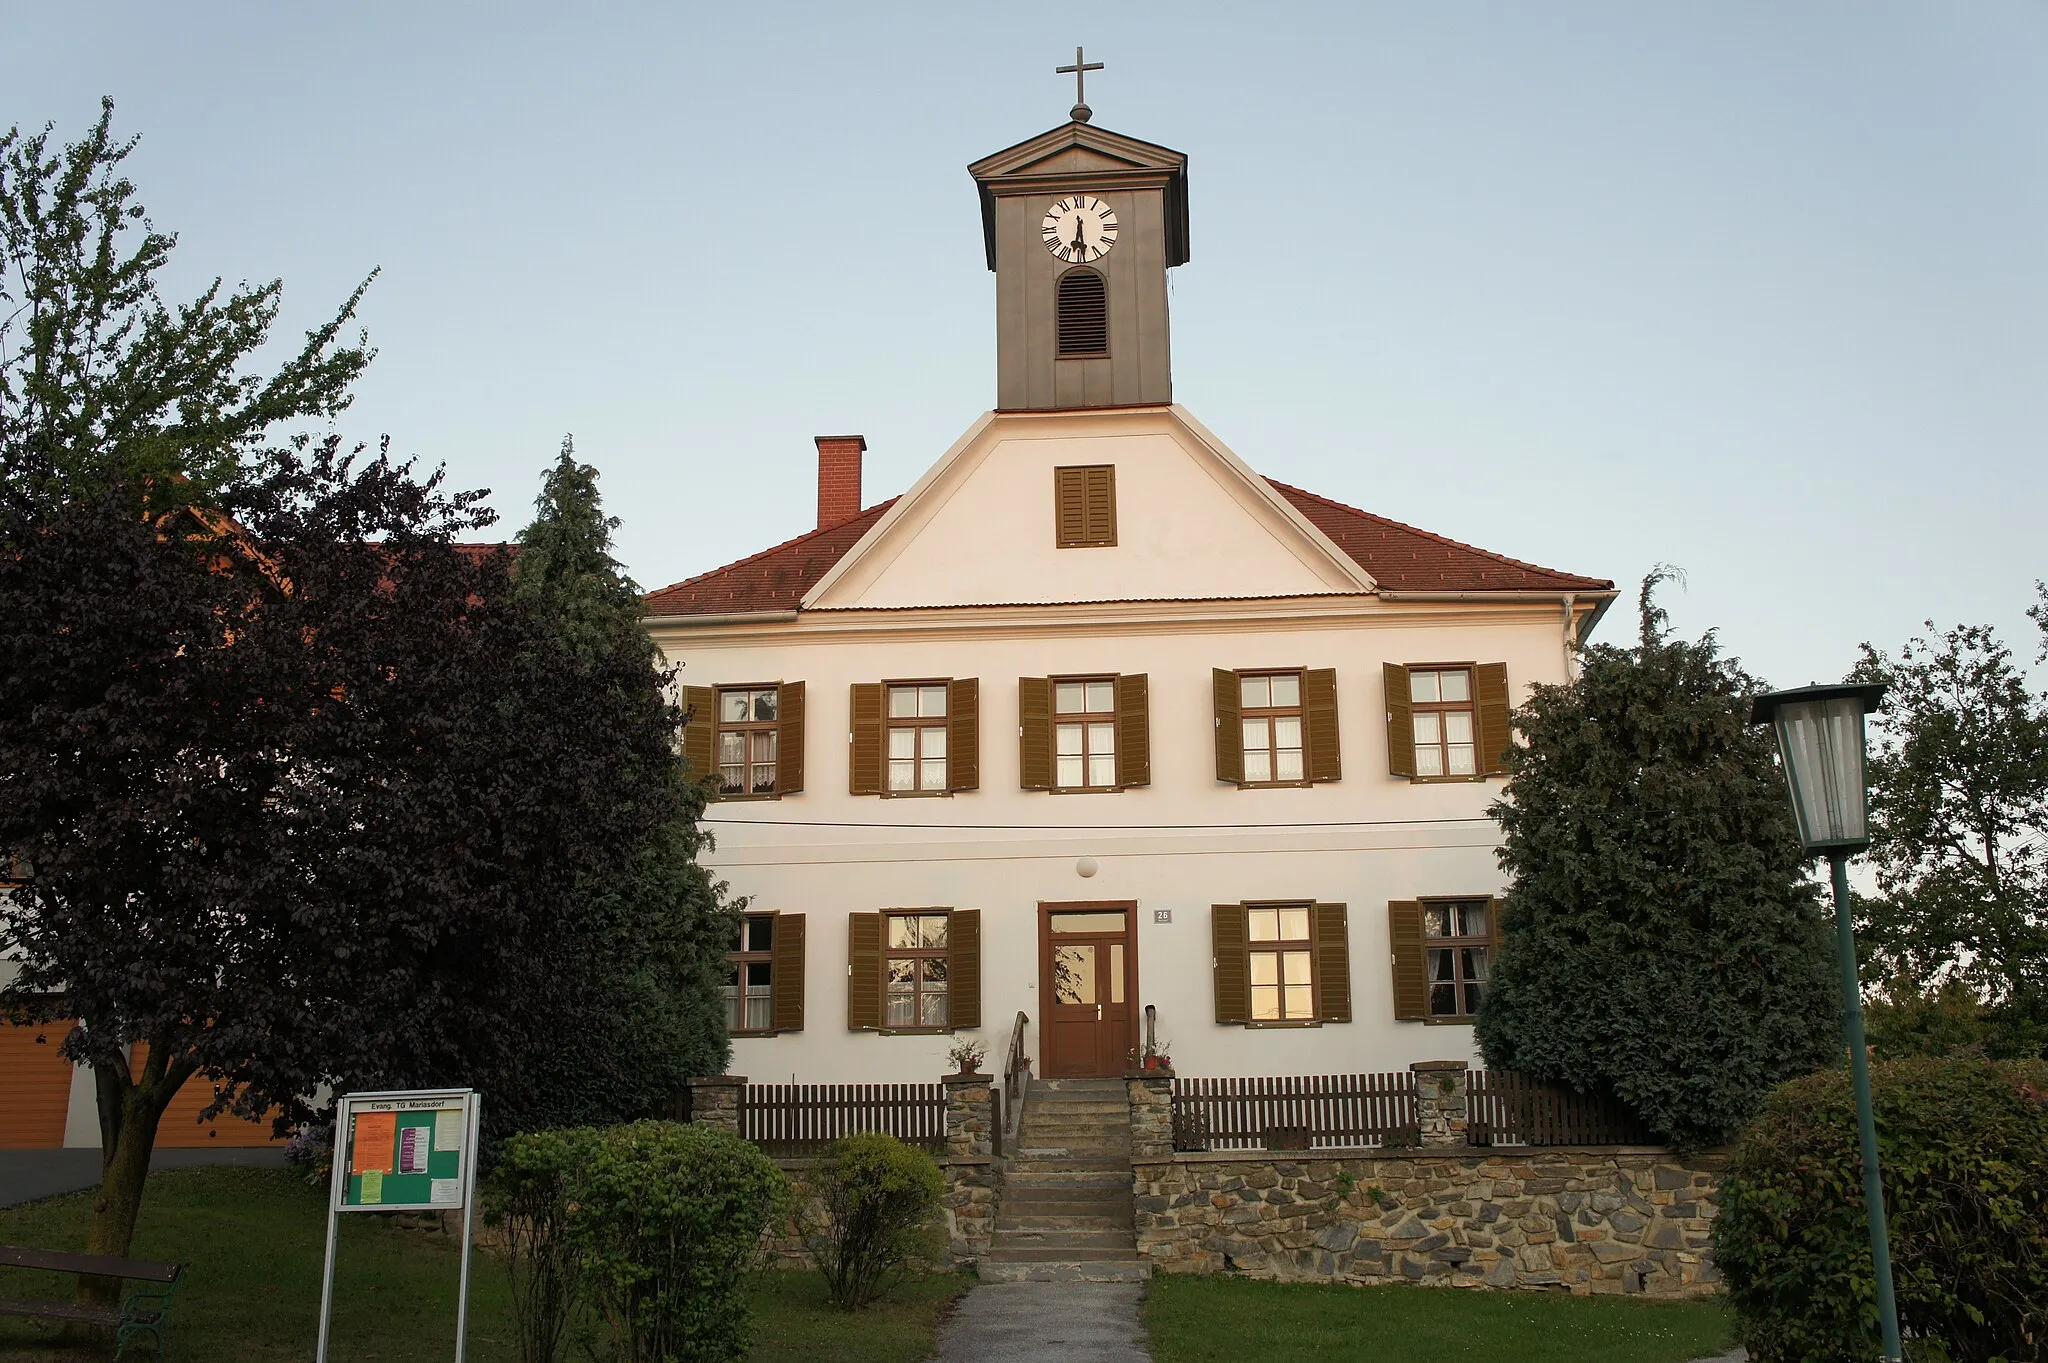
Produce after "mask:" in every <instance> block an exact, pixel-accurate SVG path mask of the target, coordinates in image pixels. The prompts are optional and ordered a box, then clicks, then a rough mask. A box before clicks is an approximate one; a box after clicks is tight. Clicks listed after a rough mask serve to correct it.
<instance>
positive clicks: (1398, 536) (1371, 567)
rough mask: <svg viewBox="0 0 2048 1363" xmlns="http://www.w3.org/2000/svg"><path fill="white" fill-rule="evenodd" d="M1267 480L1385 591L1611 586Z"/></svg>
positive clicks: (1568, 589)
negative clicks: (1540, 566) (1473, 545)
mask: <svg viewBox="0 0 2048 1363" xmlns="http://www.w3.org/2000/svg"><path fill="white" fill-rule="evenodd" d="M1266 482H1267V483H1268V484H1270V485H1271V487H1272V489H1273V490H1274V491H1275V492H1277V493H1279V494H1280V495H1281V496H1282V497H1285V498H1286V499H1287V500H1288V501H1290V502H1292V503H1293V504H1294V509H1295V510H1296V511H1299V512H1300V513H1301V514H1302V516H1303V517H1304V518H1306V519H1307V521H1308V523H1309V524H1310V525H1313V526H1314V527H1315V528H1316V529H1318V530H1320V531H1322V532H1323V533H1324V534H1325V535H1328V536H1329V537H1330V542H1331V543H1332V544H1334V545H1336V546H1337V547H1338V548H1339V549H1342V550H1343V551H1344V552H1345V553H1346V554H1349V555H1350V556H1351V558H1352V560H1353V561H1354V562H1355V563H1357V564H1358V566H1359V567H1361V568H1363V569H1365V570H1366V571H1367V572H1368V573H1371V574H1372V578H1373V581H1375V582H1377V583H1379V584H1380V586H1381V587H1383V588H1385V589H1386V590H1387V591H1390V592H1594V591H1611V590H1612V589H1613V587H1614V584H1613V583H1612V582H1609V581H1608V580H1607V579H1605V578H1599V577H1580V576H1578V575H1577V574H1576V573H1561V572H1559V571H1557V570H1556V569H1555V568H1539V567H1537V566H1536V565H1535V564H1533V563H1524V562H1522V561H1521V560H1520V559H1514V558H1508V557H1506V556H1505V555H1502V554H1495V553H1491V552H1489V551H1488V550H1485V549H1475V548H1474V547H1472V546H1471V545H1469V544H1460V543H1459V542H1458V541H1456V540H1450V539H1445V538H1444V537H1443V536H1442V535H1432V534H1430V533H1429V531H1427V530H1417V529H1416V528H1415V527H1414V526H1412V525H1403V524H1401V522H1399V521H1390V520H1388V519H1387V518H1386V517H1385V516H1375V515H1373V514H1372V512H1370V511H1360V510H1359V509H1358V508H1357V507H1355V506H1346V505H1344V503H1342V502H1333V501H1331V500H1330V499H1329V498H1328V497H1318V496H1317V495H1316V494H1315V493H1313V492H1304V491H1302V490H1301V489H1300V488H1298V487H1289V486H1288V485H1287V484H1285V483H1281V482H1275V481H1274V480H1273V479H1271V478H1268V479H1267V480H1266Z"/></svg>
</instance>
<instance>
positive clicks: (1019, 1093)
mask: <svg viewBox="0 0 2048 1363" xmlns="http://www.w3.org/2000/svg"><path fill="white" fill-rule="evenodd" d="M1030 1025H1031V1019H1030V1018H1028V1017H1026V1016H1024V1012H1023V1010H1022V1009H1019V1010H1018V1011H1017V1021H1016V1024H1015V1025H1014V1026H1013V1027H1012V1028H1011V1029H1010V1052H1009V1055H1008V1056H1007V1057H1006V1058H1005V1059H1004V1061H1003V1149H1004V1150H1006V1151H1015V1150H1016V1148H1017V1133H1018V1132H1020V1131H1022V1130H1023V1129H1024V1098H1025V1095H1027V1094H1028V1093H1030V1092H1031V1055H1030V1053H1029V1052H1028V1051H1026V1050H1025V1048H1024V1029H1025V1028H1026V1027H1028V1026H1030Z"/></svg>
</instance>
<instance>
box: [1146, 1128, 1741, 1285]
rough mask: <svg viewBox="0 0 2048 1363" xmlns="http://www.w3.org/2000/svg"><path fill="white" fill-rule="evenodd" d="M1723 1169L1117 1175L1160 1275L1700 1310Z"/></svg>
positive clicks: (1206, 1161)
mask: <svg viewBox="0 0 2048 1363" xmlns="http://www.w3.org/2000/svg"><path fill="white" fill-rule="evenodd" d="M1724 1163H1725V1158H1724V1157H1720V1156H1715V1155H1705V1156H1700V1157H1697V1158H1694V1159H1691V1160H1680V1159H1679V1158H1678V1157H1677V1156H1676V1155H1674V1154H1672V1153H1671V1152H1670V1151H1668V1150H1649V1149H1637V1148H1604V1149H1603V1148H1591V1147H1587V1148H1554V1149H1541V1150H1527V1151H1513V1150H1496V1151H1486V1150H1471V1151H1468V1152H1458V1151H1453V1150H1448V1149H1443V1148H1438V1149H1424V1150H1418V1151H1414V1152H1412V1153H1393V1152H1389V1151H1385V1150H1360V1151H1330V1152H1327V1153H1325V1152H1317V1153H1315V1154H1313V1155H1302V1154H1266V1153H1263V1152H1259V1151H1249V1150H1247V1151H1215V1152H1200V1153H1186V1154H1176V1155H1170V1156H1166V1157H1163V1158H1153V1159H1148V1160H1143V1161H1140V1162H1137V1163H1135V1164H1134V1165H1133V1180H1134V1188H1135V1192H1136V1199H1137V1202H1136V1206H1137V1229H1138V1248H1139V1250H1140V1252H1142V1253H1144V1254H1146V1255H1148V1256H1149V1257H1150V1258H1151V1259H1152V1261H1153V1263H1154V1264H1155V1266H1156V1267H1157V1268H1158V1269H1160V1270H1161V1271H1163V1272H1169V1273H1216V1272H1223V1271H1236V1272H1242V1273H1247V1274H1250V1275H1252V1276H1255V1277H1262V1278H1289V1279H1321V1280H1338V1281H1344V1282H1352V1283H1361V1284H1363V1283H1388V1282H1418V1283H1424V1284H1431V1285H1439V1286H1467V1287H1476V1286H1485V1287H1497V1288H1543V1289H1550V1290H1553V1291H1570V1292H1573V1293H1596V1292H1598V1293H1607V1292H1614V1293H1619V1292H1630V1293H1641V1294H1644V1295H1648V1296H1652V1297H1691V1296H1707V1295H1711V1294H1712V1293H1714V1292H1715V1291H1717V1290H1718V1286H1717V1285H1718V1283H1719V1280H1720V1275H1719V1274H1718V1273H1717V1272H1716V1270H1715V1268H1714V1265H1713V1257H1712V1252H1711V1250H1710V1249H1709V1246H1708V1235H1707V1231H1708V1227H1709V1226H1710V1225H1711V1224H1712V1221H1713V1218H1714V1213H1715V1210H1716V1203H1715V1198H1716V1183H1717V1179H1718V1176H1719V1173H1720V1170H1721V1168H1722V1166H1723V1165H1724Z"/></svg>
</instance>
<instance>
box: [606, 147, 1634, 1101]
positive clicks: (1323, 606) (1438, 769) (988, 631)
mask: <svg viewBox="0 0 2048 1363" xmlns="http://www.w3.org/2000/svg"><path fill="white" fill-rule="evenodd" d="M1075 113H1076V121H1073V122H1069V123H1067V124H1065V125H1064V126H1061V127H1058V128H1055V129H1053V130H1052V131H1050V132H1047V133H1044V134H1043V135H1041V136H1038V137H1035V138H1032V139H1031V140H1029V141H1027V142H1023V143H1020V144H1019V145H1017V146H1014V147H1011V148H1008V149H1007V150H1004V151H1000V152H997V153H995V154H994V155H992V156H989V157H987V158H985V159H984V160H981V161H979V162H976V163H975V164H974V165H973V166H972V167H971V168H970V171H971V174H972V176H973V178H974V182H975V185H976V188H977V190H978V192H979V198H980V205H981V225H982V231H983V235H984V239H985V242H986V247H987V253H988V264H989V268H990V269H991V270H992V271H993V272H994V273H995V276H996V327H997V337H998V346H997V351H998V359H997V374H996V406H995V409H994V410H992V411H989V412H987V413H984V414H983V415H982V416H980V417H979V418H977V419H976V420H975V421H974V422H973V423H972V424H971V425H970V426H969V427H968V428H967V430H966V431H965V433H964V434H962V435H961V437H960V438H959V440H958V441H957V442H955V444H954V445H953V447H952V448H951V449H949V450H947V451H946V452H945V453H944V454H943V455H942V456H940V458H939V459H938V460H937V462H936V463H934V464H933V465H932V466H931V468H930V469H929V471H927V472H926V473H925V475H924V476H923V477H922V478H920V479H919V480H918V481H917V483H916V485H915V486H913V487H911V488H910V489H909V490H908V491H906V492H904V493H903V494H901V495H900V496H896V497H892V498H889V499H888V500H885V501H881V502H877V503H875V504H873V505H868V506H863V504H862V489H861V456H862V452H863V451H864V449H865V448H866V445H865V442H864V441H863V440H862V439H861V438H860V437H858V436H820V437H819V438H818V441H817V446H818V521H817V527H816V528H815V529H814V530H812V531H810V532H809V533H807V534H804V535H801V536H799V537H797V538H796V539H793V540H790V541H788V542H787V543H784V544H780V545H777V546H775V547H774V548H771V549H766V550H764V551H762V552H761V553H758V554H755V555H753V556H752V557H749V558H746V559H742V560H740V561H739V562H737V563H733V564H729V565H727V566H725V567H723V568H719V569H717V570H715V571H713V572H709V573H705V574H703V575H701V576H698V577H694V578H691V579H689V580H688V581H685V582H680V583H677V584H675V585H674V586H671V587H666V588H663V589H662V590H659V591H655V592H651V593H649V594H648V595H647V597H646V605H647V612H648V625H649V628H650V630H651V631H652V633H653V636H654V638H655V640H656V642H657V643H658V644H659V646H660V648H661V650H662V652H663V653H664V654H665V655H666V657H667V658H668V659H669V660H670V661H671V662H674V663H679V664H681V665H682V668H683V674H682V675H683V681H684V683H685V685H686V688H687V698H688V701H689V704H690V706H691V719H690V722H689V724H688V726H687V727H686V730H685V749H686V751H687V753H688V755H689V757H690V758H691V760H692V761H693V763H695V764H696V766H697V768H698V769H699V770H711V769H713V768H715V769H716V770H717V771H718V773H719V776H720V781H721V785H722V788H723V790H724V792H725V793H724V796H723V798H722V799H720V800H719V801H718V802H716V803H715V804H714V805H713V806H712V808H711V810H710V814H709V817H710V820H711V826H712V827H713V828H714V829H715V831H716V834H717V847H716V850H715V852H713V853H712V854H710V855H709V857H708V858H707V860H708V861H709V864H711V865H712V866H713V867H714V868H715V869H716V871H717V873H718V874H719V875H721V876H722V877H724V878H725V879H726V880H727V882H728V883H729V884H730V886H731V888H732V890H733V891H734V892H735V893H737V894H741V895H744V896H746V898H747V901H748V908H747V919H746V926H745V929H744V932H743V936H742V940H741V941H740V942H739V943H738V944H737V945H738V947H739V950H738V951H737V952H736V953H735V956H734V977H733V979H734V983H733V985H732V987H731V989H730V991H729V992H730V995H731V1005H730V1006H731V1009H732V1012H731V1019H732V1023H733V1031H734V1035H735V1041H734V1060H733V1071H734V1073H737V1074H745V1075H748V1076H749V1077H751V1078H753V1079H755V1080H756V1081H760V1082H771V1081H783V1080H796V1081H801V1082H911V1081H923V1080H929V1079H931V1078H932V1077H933V1076H934V1075H935V1074H936V1073H938V1072H940V1071H942V1070H944V1069H946V1068H949V1067H948V1066H947V1065H946V1064H945V1059H944V1058H945V1054H946V1051H947V1049H948V1047H949V1046H950V1045H951V1044H953V1041H954V1040H955V1038H956V1037H960V1036H964V1037H967V1038H971V1039H975V1040H979V1041H981V1042H982V1043H983V1044H985V1045H986V1046H987V1048H988V1049H989V1051H990V1052H991V1053H992V1054H993V1055H994V1057H995V1060H996V1062H997V1063H1000V1061H1001V1052H1002V1049H1003V1047H1004V1046H1006V1045H1007V1044H1008V1043H1009V1040H1010V1037H1011V1035H1012V1030H1013V1027H1014V1025H1015V1023H1016V1020H1017V1019H1018V1017H1019V1015H1022V1016H1023V1017H1024V1018H1026V1019H1027V1020H1028V1021H1027V1023H1026V1026H1025V1031H1024V1038H1025V1045H1026V1046H1027V1048H1028V1051H1029V1054H1030V1055H1031V1057H1032V1059H1033V1062H1034V1066H1035V1069H1036V1072H1037V1073H1038V1074H1040V1075H1042V1076H1046V1077H1066V1076H1087V1075H1107V1074H1116V1073H1120V1072H1122V1071H1123V1070H1124V1069H1125V1068H1126V1066H1127V1065H1128V1064H1129V1063H1130V1061H1131V1059H1132V1057H1133V1055H1134V1054H1139V1053H1142V1051H1141V1048H1142V1047H1143V1046H1144V1044H1145V1036H1146V1034H1145V1032H1144V1026H1145V1023H1144V1012H1145V1010H1146V1009H1147V1008H1148V1007H1150V1008H1152V1009H1156V1021H1157V1031H1156V1036H1157V1038H1158V1039H1159V1041H1160V1043H1161V1049H1169V1047H1170V1051H1171V1055H1172V1057H1173V1061H1174V1063H1175V1066H1176V1067H1177V1068H1178V1069H1179V1070H1180V1072H1181V1073H1183V1074H1194V1075H1255V1074H1275V1073H1282V1074H1304V1073H1332V1072H1345V1071H1359V1070H1392V1069H1400V1068H1404V1067H1406V1066H1407V1065H1408V1064H1409V1063H1410V1062H1414V1061H1421V1060H1433V1059H1441V1058H1445V1057H1458V1056H1463V1055H1466V1054H1469V1053H1470V1052H1471V1049H1472V1045H1471V1034H1470V1033H1471V1028H1470V1024H1471V1018H1472V1015H1473V1012H1474V1011H1475V1010H1476V1009H1477V1007H1478V1006H1479V1004H1480V1003H1481V1001H1482V1000H1483V998H1484V994H1485V986H1486V977H1487V961H1488V954H1489V952H1490V950H1491V948H1492V942H1493V933H1494V928H1495V922H1496V918H1497V912H1496V910H1497V905H1496V900H1495V898H1494V896H1495V895H1496V894H1497V893H1498V892H1499V890H1500V889H1501V886H1502V878H1501V872H1500V870H1499V868H1498V865H1497V863H1496V859H1495V851H1496V848H1497V842H1498V830H1497V828H1496V826H1495V825H1494V824H1493V822H1492V821H1491V820H1490V819H1489V818H1488V817H1487V815H1486V809H1487V806H1488V805H1489V804H1490V803H1491V802H1492V801H1493V800H1495V799H1496V798H1498V796H1499V795H1500V792H1501V787H1502V782H1501V764H1500V754H1501V753H1502V752H1503V751H1504V750H1505V749H1506V748H1507V747H1508V745H1509V742H1510V730H1509V724H1508V714H1509V710H1510V708H1511V706H1512V705H1513V704H1514V703H1515V702H1516V700H1517V698H1518V697H1520V696H1522V695H1524V694H1525V693H1526V692H1527V690H1528V688H1529V687H1530V686H1532V685H1534V684H1537V683H1544V682H1552V683H1555V682H1562V681H1564V680H1566V679H1567V678H1568V677H1569V675H1570V669H1571V667H1572V651H1573V648H1574V646H1575V645H1576V644H1578V643H1579V642H1581V641H1582V640H1583V639H1584V638H1585V636H1586V634H1587V633H1588V631H1590V630H1591V628H1592V627H1593V625H1594V624H1595V622H1597V620H1598V619H1599V617H1600V615H1601V613H1602V612H1603V611H1604V610H1605V609H1606V607H1607V605H1608V604H1609V603H1610V602H1611V600H1612V599H1613V597H1614V590H1613V584H1612V583H1611V582H1609V581H1606V580H1603V579H1598V578H1591V577H1582V576H1578V575H1576V574H1572V573H1566V572H1559V571H1555V570H1552V569H1548V568H1540V567H1536V566H1534V565H1531V564H1527V563H1522V562H1518V561H1516V560H1513V559H1510V558H1506V557H1503V556H1501V555H1499V554H1494V553H1489V552H1487V551H1485V550H1482V549H1477V548H1474V547H1472V546H1469V545H1465V544H1460V543H1456V542H1454V541H1451V540H1448V539H1445V538H1442V537H1440V536H1437V535H1433V534H1430V533H1428V532H1426V531H1423V530H1418V529H1415V528H1412V527H1410V526H1406V525H1402V524H1399V523H1396V522H1394V521H1390V520H1387V519H1384V518H1382V517H1379V516H1375V515H1373V514H1371V513H1369V512H1366V511H1361V510H1357V509H1355V508H1352V507H1349V506H1345V505H1342V504H1340V503H1338V502H1335V501H1331V500H1329V499H1327V498H1324V497H1320V496H1317V495H1316V494H1314V493H1312V492H1307V491H1304V490H1301V489H1299V488H1295V487H1290V486H1287V485H1285V484H1283V483H1278V482H1274V481H1272V480H1269V479H1267V478H1264V477H1261V476H1260V475H1259V474H1258V473H1256V472H1254V471H1253V470H1252V469H1251V468H1249V467H1247V466H1246V464H1245V463H1244V461H1242V460H1241V459H1239V458H1238V456H1237V455H1236V454H1234V453H1233V452H1232V451H1231V450H1230V448H1229V447H1228V446H1226V445H1225V444H1224V443H1223V441H1222V440H1220V439H1219V438H1218V437H1217V436H1215V435H1214V434H1212V433H1211V432H1210V431H1208V430H1207V429H1206V428H1205V427H1204V426H1203V425H1202V424H1201V423H1200V422H1199V421H1198V420H1196V419H1195V417H1194V416H1192V415H1191V414H1190V413H1189V412H1188V411H1187V410H1186V409H1184V408H1182V407H1180V406H1179V405H1177V404H1176V403H1175V402H1174V395H1173V391H1172V374H1171V365H1170V349H1171V348H1170V328H1169V325H1168V322H1169V319H1168V313H1167V287H1166V280H1167V271H1168V270H1169V269H1172V268H1174V267H1176V266H1179V265H1181V264H1184V263H1185V262H1186V261H1187V260H1188V258H1189V245H1188V243H1189V232H1188V221H1189V211H1190V210H1189V198H1188V188H1187V185H1188V181H1187V158H1186V157H1185V156H1183V155H1182V154H1181V153H1179V152H1176V151H1172V150H1169V149H1168V148H1165V147H1161V146H1156V145H1153V144H1151V143H1147V142H1141V141H1138V140H1136V139H1133V138H1129V137H1124V136H1120V135H1118V134H1116V133H1113V132H1108V131H1106V130H1104V129H1101V128H1097V127H1095V126H1093V125H1092V124H1091V123H1090V122H1088V121H1087V111H1086V109H1085V107H1083V108H1077V109H1076V111H1075ZM964 226H965V224H963V228H964Z"/></svg>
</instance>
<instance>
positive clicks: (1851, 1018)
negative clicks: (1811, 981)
mask: <svg viewBox="0 0 2048 1363" xmlns="http://www.w3.org/2000/svg"><path fill="white" fill-rule="evenodd" d="M1884 690H1885V689H1884V687H1883V686H1882V685H1877V684H1869V685H1854V684H1850V685H1843V686H1805V687H1800V688H1799V689H1797V690H1794V691H1774V692H1771V693H1770V694H1769V695H1763V696H1758V697H1757V698H1756V708H1755V710H1754V711H1753V712H1752V713H1751V715H1750V719H1751V722H1753V723H1758V724H1766V723H1767V724H1769V725H1771V727H1772V728H1773V729H1775V730H1776V731H1777V735H1778V752H1779V753H1780V754H1781V755H1782V756H1783V758H1784V760H1785V781H1786V784H1787V785H1789V786H1790V787H1791V790H1792V812H1793V814H1794V815H1795V816H1796V817H1797V819H1798V822H1799V842H1800V845H1801V846H1803V847H1804V848H1805V849H1806V851H1807V853H1808V854H1809V855H1811V854H1814V853H1825V854H1826V856H1827V859H1828V865H1829V868H1830V870H1831V871H1832V872H1833V880H1834V886H1835V937H1836V940H1837V942H1838V943H1839V945H1840V949H1841V956H1842V1012H1843V1020H1844V1022H1845V1023H1846V1024H1847V1026H1848V1032H1849V1074H1850V1077H1851V1079H1852V1081H1853V1082H1854V1084H1855V1088H1856V1128H1857V1136H1858V1138H1859V1140H1860V1142H1861V1144H1862V1146H1863V1207H1864V1212H1865V1214H1866V1215H1867V1216H1868V1217H1869V1220H1870V1257H1871V1260H1872V1264H1873V1266H1874V1267H1875V1269H1876V1271H1877V1318H1878V1323H1879V1326H1880V1328H1881V1329H1882V1330H1883V1332H1884V1356H1885V1360H1886V1363H1898V1360H1899V1359H1900V1358H1901V1357H1902V1355H1901V1354H1900V1352H1899V1308H1898V1302H1897V1300H1896V1299H1895V1298H1894V1296H1893V1294H1892V1252H1891V1245H1890V1243H1889V1241H1888V1240H1887V1238H1886V1235H1885V1225H1884V1185H1883V1183H1882V1182H1880V1181H1879V1178H1878V1173H1877V1123H1876V1121H1875V1119H1874V1118H1873V1117H1872V1116H1871V1111H1870V1060H1869V1056H1868V1055H1867V1054H1866V1052H1865V1049H1864V1044H1863V989H1862V983H1861V981H1860V979H1859V977H1858V974H1857V970H1856V936H1855V932H1854V930H1853V925H1852V923H1851V921H1850V913H1849V871H1848V866H1849V856H1850V854H1851V853H1853V852H1859V851H1861V850H1863V849H1864V848H1865V847H1868V846H1869V845H1870V830H1869V820H1868V817H1867V813H1868V811H1867V808H1866V803H1867V797H1868V793H1869V792H1868V789H1867V786H1866V784H1865V780H1864V774H1863V754H1864V740H1863V716H1864V715H1866V714H1867V713H1869V712H1870V711H1872V710H1875V709H1876V708H1877V707H1878V704H1879V702H1881V701H1882V700H1883V699H1884Z"/></svg>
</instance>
